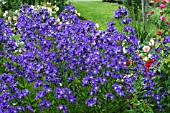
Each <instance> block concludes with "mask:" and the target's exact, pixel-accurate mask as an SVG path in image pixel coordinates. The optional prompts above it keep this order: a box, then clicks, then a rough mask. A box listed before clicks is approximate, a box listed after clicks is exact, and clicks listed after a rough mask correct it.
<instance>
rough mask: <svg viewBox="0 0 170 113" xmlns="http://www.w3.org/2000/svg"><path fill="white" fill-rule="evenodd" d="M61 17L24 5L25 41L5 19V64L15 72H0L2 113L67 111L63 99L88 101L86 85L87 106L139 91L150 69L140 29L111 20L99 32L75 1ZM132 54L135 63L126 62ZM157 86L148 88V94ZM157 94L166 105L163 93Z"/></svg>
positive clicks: (21, 27)
mask: <svg viewBox="0 0 170 113" xmlns="http://www.w3.org/2000/svg"><path fill="white" fill-rule="evenodd" d="M125 15H127V11H126V10H125V9H124V8H122V7H119V9H118V10H117V11H116V12H115V18H121V17H124V16H125ZM59 18H60V19H61V22H62V24H58V23H57V22H56V20H55V18H53V17H51V16H50V15H49V14H48V12H47V11H46V10H45V9H42V10H39V11H37V12H35V11H34V10H33V9H32V8H31V7H30V6H29V5H25V6H23V7H21V8H20V15H19V17H18V23H17V28H18V31H17V35H19V36H20V40H19V41H16V40H15V39H14V38H12V32H11V30H10V29H9V27H8V25H7V24H6V23H5V22H4V20H3V19H0V28H1V29H0V44H1V43H2V42H4V40H5V43H4V44H5V50H4V53H3V54H4V57H5V58H8V60H9V62H8V63H6V64H5V66H6V67H7V69H8V71H9V73H7V74H5V73H4V74H2V75H0V90H1V92H2V93H0V112H4V113H5V112H6V113H7V112H10V113H15V112H19V111H24V110H30V111H33V110H37V109H40V110H43V109H45V108H50V107H54V108H57V109H59V110H61V111H63V112H64V113H65V112H68V110H69V109H68V107H69V106H66V105H65V103H60V100H66V101H67V100H68V101H67V103H69V104H74V103H75V102H77V101H82V100H84V99H82V100H81V99H79V98H84V97H83V96H82V97H81V96H79V95H80V94H81V93H82V92H81V91H82V89H85V92H87V96H86V98H85V101H84V104H86V105H87V106H94V105H95V104H98V103H99V102H98V100H100V99H99V98H109V99H110V100H114V97H115V96H123V97H125V96H126V95H132V94H133V93H134V84H133V82H134V81H135V80H137V78H138V76H143V75H144V73H145V66H144V62H143V60H142V59H141V58H140V57H139V55H138V53H137V50H138V48H139V45H138V38H137V37H136V36H135V30H134V28H132V27H130V26H125V27H124V32H119V31H118V30H117V29H116V28H115V27H114V22H109V23H108V29H107V30H106V31H98V30H96V29H95V23H94V22H92V21H85V22H81V21H80V19H79V18H78V17H77V16H76V13H75V9H74V7H73V6H71V5H67V6H65V10H64V11H63V12H62V13H61V14H60V15H59ZM130 21H131V19H129V18H125V19H123V20H122V23H125V24H128V23H129V22H130ZM125 34H128V35H125ZM10 36H11V38H10ZM123 45H125V46H123ZM124 48H125V50H126V51H127V54H126V53H124V52H123V49H124ZM129 58H131V59H132V61H133V66H128V65H127V64H126V62H127V61H128V60H129ZM129 75H132V76H129ZM148 76H149V74H148ZM148 76H146V77H144V76H143V77H144V81H145V83H148V84H153V85H154V82H153V81H152V80H151V78H149V77H148ZM110 83H111V84H110ZM70 84H71V85H70ZM109 84H110V86H111V87H110V86H109ZM73 85H74V86H73ZM153 85H148V86H145V87H144V89H146V93H147V94H148V95H151V94H150V93H149V92H147V91H150V92H152V91H151V90H152V89H153V88H154V87H153ZM103 88H104V89H105V90H104V91H102V89H103ZM101 95H103V96H101ZM152 95H153V94H152ZM153 96H154V97H155V99H156V100H157V102H158V103H159V105H160V98H161V97H160V96H161V95H157V94H155V95H153ZM31 97H34V98H33V101H30V99H29V98H31ZM51 98H53V99H51ZM53 100H56V101H53ZM25 101H26V102H27V103H24V102H25ZM33 104H35V106H36V105H37V106H39V107H38V108H35V106H33ZM76 104H78V103H76ZM100 104H102V103H100ZM67 105H68V104H67Z"/></svg>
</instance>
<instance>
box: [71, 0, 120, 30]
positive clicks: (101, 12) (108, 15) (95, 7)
mask: <svg viewBox="0 0 170 113" xmlns="http://www.w3.org/2000/svg"><path fill="white" fill-rule="evenodd" d="M72 4H73V6H75V8H76V10H77V11H78V12H79V13H80V14H81V17H84V18H86V19H87V20H92V21H94V22H95V23H98V24H99V26H100V27H99V29H101V30H106V28H107V23H108V22H109V21H112V20H114V21H115V23H117V24H116V27H117V28H118V29H120V28H121V26H120V25H119V24H118V21H117V20H116V19H114V18H113V12H114V11H115V10H116V9H117V8H118V6H119V4H116V3H107V2H100V1H91V2H85V1H84V2H82V1H81V2H72Z"/></svg>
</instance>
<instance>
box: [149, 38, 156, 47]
mask: <svg viewBox="0 0 170 113" xmlns="http://www.w3.org/2000/svg"><path fill="white" fill-rule="evenodd" d="M154 44H155V41H154V39H153V38H151V39H150V42H149V46H154Z"/></svg>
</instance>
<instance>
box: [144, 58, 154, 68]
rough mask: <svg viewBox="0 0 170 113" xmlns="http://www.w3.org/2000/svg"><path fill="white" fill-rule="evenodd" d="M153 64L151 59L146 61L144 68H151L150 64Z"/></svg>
mask: <svg viewBox="0 0 170 113" xmlns="http://www.w3.org/2000/svg"><path fill="white" fill-rule="evenodd" d="M153 62H154V60H153V59H151V60H148V61H147V62H146V63H145V66H146V67H150V66H151V63H153Z"/></svg>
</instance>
